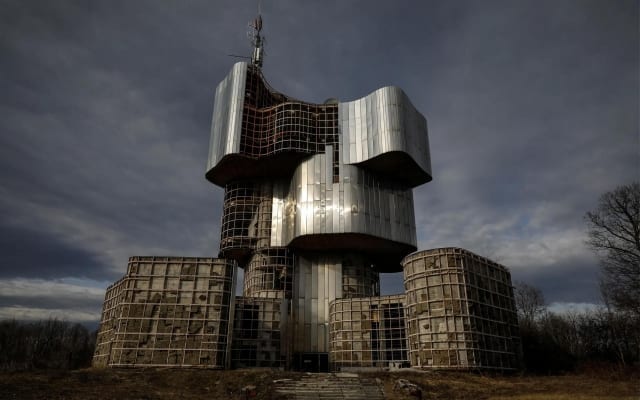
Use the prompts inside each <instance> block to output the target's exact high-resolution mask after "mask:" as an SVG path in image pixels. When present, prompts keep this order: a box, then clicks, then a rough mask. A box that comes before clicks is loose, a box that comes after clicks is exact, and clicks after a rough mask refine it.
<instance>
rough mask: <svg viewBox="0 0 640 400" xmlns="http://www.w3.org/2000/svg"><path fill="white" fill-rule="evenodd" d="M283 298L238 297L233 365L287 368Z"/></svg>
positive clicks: (232, 350)
mask: <svg viewBox="0 0 640 400" xmlns="http://www.w3.org/2000/svg"><path fill="white" fill-rule="evenodd" d="M286 304H287V303H286V301H285V300H282V299H266V298H249V297H236V302H235V313H234V324H233V342H232V344H231V367H232V368H246V367H284V366H285V365H286V352H285V351H282V348H281V347H282V337H281V334H282V332H283V331H284V329H283V319H282V315H283V313H284V314H286Z"/></svg>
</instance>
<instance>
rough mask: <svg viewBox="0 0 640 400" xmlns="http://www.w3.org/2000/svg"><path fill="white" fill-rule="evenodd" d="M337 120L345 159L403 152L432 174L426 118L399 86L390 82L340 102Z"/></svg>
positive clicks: (353, 160)
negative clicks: (360, 96) (350, 99)
mask: <svg viewBox="0 0 640 400" xmlns="http://www.w3.org/2000/svg"><path fill="white" fill-rule="evenodd" d="M338 120H339V123H340V130H339V131H340V133H341V135H342V162H343V163H345V164H358V163H361V162H364V161H367V160H370V159H372V158H374V157H378V156H381V155H384V154H385V153H391V152H403V153H406V154H408V155H409V156H411V158H412V159H413V161H415V163H416V164H417V165H418V166H419V167H420V168H421V169H422V171H423V172H424V173H426V174H428V175H429V176H431V158H430V155H429V138H428V133H427V120H426V119H425V118H424V116H423V115H422V114H420V113H419V112H418V110H416V109H415V107H414V106H413V104H411V101H409V98H408V97H407V95H406V94H405V93H404V92H403V91H402V90H401V89H400V88H397V87H394V86H387V87H383V88H381V89H378V90H376V91H375V92H373V93H371V94H370V95H368V96H366V97H363V98H361V99H358V100H354V101H350V102H346V103H339V105H338ZM394 172H398V173H403V172H406V171H394ZM422 183H424V182H422Z"/></svg>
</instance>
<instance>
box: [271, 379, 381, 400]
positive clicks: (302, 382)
mask: <svg viewBox="0 0 640 400" xmlns="http://www.w3.org/2000/svg"><path fill="white" fill-rule="evenodd" d="M274 384H275V387H276V392H277V393H279V394H280V395H283V396H285V398H287V399H290V400H303V399H351V400H365V399H366V400H383V399H384V392H383V391H382V385H381V384H379V383H378V382H376V380H375V379H371V378H362V377H360V376H358V374H350V373H332V374H326V373H325V374H311V373H309V374H305V375H302V376H301V377H300V379H279V380H276V381H274Z"/></svg>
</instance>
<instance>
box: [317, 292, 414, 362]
mask: <svg viewBox="0 0 640 400" xmlns="http://www.w3.org/2000/svg"><path fill="white" fill-rule="evenodd" d="M404 301H405V296H404V295H394V296H382V297H364V298H357V299H338V300H335V301H333V302H331V304H330V306H329V352H330V360H331V368H332V369H333V370H340V369H348V368H368V367H378V368H383V367H389V366H394V365H395V366H408V362H409V359H408V356H407V354H408V353H407V337H406V329H405V315H404Z"/></svg>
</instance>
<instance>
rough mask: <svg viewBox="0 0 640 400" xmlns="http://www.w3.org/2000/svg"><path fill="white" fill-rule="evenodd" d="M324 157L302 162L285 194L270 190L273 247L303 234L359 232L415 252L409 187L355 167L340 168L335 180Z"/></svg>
mask: <svg viewBox="0 0 640 400" xmlns="http://www.w3.org/2000/svg"><path fill="white" fill-rule="evenodd" d="M327 153H328V154H318V155H315V156H312V157H310V158H309V159H307V160H305V161H303V162H302V163H300V165H299V166H298V168H297V169H296V171H295V172H294V174H293V178H292V180H291V183H290V184H289V188H288V193H286V194H285V190H284V188H283V187H281V188H279V189H277V190H274V191H273V193H274V200H273V203H272V204H273V209H272V215H273V218H272V228H271V232H272V236H271V246H286V245H289V244H290V243H291V242H292V241H293V240H294V239H296V238H299V237H301V236H306V235H325V234H345V233H361V234H365V235H371V236H375V237H378V238H382V239H386V240H389V241H393V242H398V243H401V244H406V245H408V246H409V247H412V248H415V246H416V227H415V217H414V212H413V192H412V191H411V189H406V188H404V187H400V186H394V185H393V184H391V183H390V182H388V181H384V180H380V179H378V178H377V177H376V176H375V175H374V174H372V173H370V172H368V171H366V170H364V169H363V168H360V167H358V166H356V165H342V166H341V168H340V179H339V181H338V182H334V179H333V177H332V172H331V164H332V160H331V152H330V151H329V152H327ZM276 216H278V218H276ZM405 254H406V253H405Z"/></svg>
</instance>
